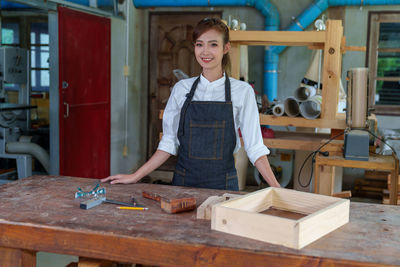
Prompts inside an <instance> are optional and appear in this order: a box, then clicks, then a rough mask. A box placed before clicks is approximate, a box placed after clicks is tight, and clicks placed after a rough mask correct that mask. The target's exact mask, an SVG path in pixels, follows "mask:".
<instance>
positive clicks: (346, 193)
mask: <svg viewBox="0 0 400 267" xmlns="http://www.w3.org/2000/svg"><path fill="white" fill-rule="evenodd" d="M332 196H333V197H340V198H350V197H351V191H349V190H346V191H342V192H337V193H333V194H332Z"/></svg>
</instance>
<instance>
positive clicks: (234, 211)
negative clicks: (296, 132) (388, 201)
mask: <svg viewBox="0 0 400 267" xmlns="http://www.w3.org/2000/svg"><path fill="white" fill-rule="evenodd" d="M271 198H272V207H276V208H277V209H280V210H287V211H293V212H296V213H301V214H310V215H308V216H305V217H302V218H300V219H297V220H296V219H287V218H283V217H277V216H273V215H268V214H262V213H259V212H262V211H264V210H266V209H268V208H269V207H270V206H271V203H270V201H271ZM251 201H253V203H252V204H250V203H251ZM254 202H255V203H254ZM349 205H350V201H349V200H344V199H338V198H332V197H327V196H322V195H316V194H310V193H305V192H299V191H295V190H290V189H283V188H271V187H270V188H267V189H263V190H259V191H256V192H253V193H250V194H248V195H246V196H242V197H238V198H235V199H233V200H229V201H226V202H223V203H219V204H216V205H214V206H213V209H212V217H211V229H214V230H217V231H222V232H225V233H229V234H233V235H239V236H244V237H248V238H252V239H256V240H260V241H264V242H268V243H272V244H278V245H282V246H286V247H290V248H295V249H301V248H303V247H304V246H306V245H308V244H310V243H311V242H313V241H315V240H317V239H319V238H320V237H322V236H324V235H326V234H327V233H329V232H331V231H333V230H335V229H336V228H338V227H340V226H342V225H344V224H346V223H347V222H348V221H349ZM260 207H262V208H261V209H260ZM265 207H267V208H265Z"/></svg>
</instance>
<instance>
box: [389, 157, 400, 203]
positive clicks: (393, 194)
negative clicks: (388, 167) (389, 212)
mask: <svg viewBox="0 0 400 267" xmlns="http://www.w3.org/2000/svg"><path fill="white" fill-rule="evenodd" d="M393 158H394V169H393V170H392V171H391V172H390V173H391V181H390V193H389V196H390V202H389V203H390V205H397V194H398V188H397V184H398V182H399V159H398V158H397V156H396V155H395V154H393Z"/></svg>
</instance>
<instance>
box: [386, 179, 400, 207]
mask: <svg viewBox="0 0 400 267" xmlns="http://www.w3.org/2000/svg"><path fill="white" fill-rule="evenodd" d="M390 176H391V175H390V173H389V175H388V178H387V179H388V180H387V189H384V190H383V202H382V203H383V204H389V190H390V186H391V182H390V180H391V179H390V178H391V177H390ZM397 192H398V193H397V205H400V175H399V180H398V183H397Z"/></svg>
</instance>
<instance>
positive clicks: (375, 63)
mask: <svg viewBox="0 0 400 267" xmlns="http://www.w3.org/2000/svg"><path fill="white" fill-rule="evenodd" d="M368 36H369V43H368V67H369V69H370V82H369V86H370V88H369V89H370V92H373V93H372V96H371V97H370V101H374V102H375V113H376V114H382V115H400V13H399V12H397V13H393V12H391V13H388V12H370V14H369V31H368Z"/></svg>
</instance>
